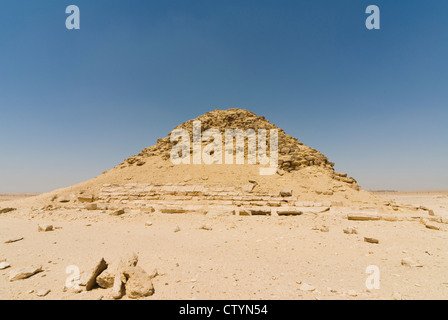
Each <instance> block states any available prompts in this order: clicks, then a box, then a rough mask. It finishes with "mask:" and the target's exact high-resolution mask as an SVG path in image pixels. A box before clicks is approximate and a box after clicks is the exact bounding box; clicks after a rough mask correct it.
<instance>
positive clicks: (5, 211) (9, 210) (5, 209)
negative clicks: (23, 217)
mask: <svg viewBox="0 0 448 320" xmlns="http://www.w3.org/2000/svg"><path fill="white" fill-rule="evenodd" d="M14 210H17V209H16V208H3V209H0V214H2V213H8V212H11V211H14Z"/></svg>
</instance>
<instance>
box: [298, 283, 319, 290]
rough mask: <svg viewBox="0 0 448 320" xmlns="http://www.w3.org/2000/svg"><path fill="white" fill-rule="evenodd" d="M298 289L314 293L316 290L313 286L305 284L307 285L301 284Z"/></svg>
mask: <svg viewBox="0 0 448 320" xmlns="http://www.w3.org/2000/svg"><path fill="white" fill-rule="evenodd" d="M299 289H300V290H301V291H314V290H316V288H314V287H313V286H311V285H309V284H307V283H302V284H301V285H300V287H299Z"/></svg>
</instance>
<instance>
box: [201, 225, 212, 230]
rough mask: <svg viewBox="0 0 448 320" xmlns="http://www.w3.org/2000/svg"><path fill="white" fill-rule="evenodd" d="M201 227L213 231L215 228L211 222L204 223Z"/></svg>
mask: <svg viewBox="0 0 448 320" xmlns="http://www.w3.org/2000/svg"><path fill="white" fill-rule="evenodd" d="M199 229H202V230H207V231H211V230H213V228H212V226H211V225H209V224H204V225H202V226H201V227H200V228H199Z"/></svg>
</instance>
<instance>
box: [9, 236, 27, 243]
mask: <svg viewBox="0 0 448 320" xmlns="http://www.w3.org/2000/svg"><path fill="white" fill-rule="evenodd" d="M20 240H23V237H17V238H12V239H9V240H6V241H5V243H14V242H17V241H20Z"/></svg>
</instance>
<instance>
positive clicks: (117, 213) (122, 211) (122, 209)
mask: <svg viewBox="0 0 448 320" xmlns="http://www.w3.org/2000/svg"><path fill="white" fill-rule="evenodd" d="M126 212H129V209H128V208H119V209H118V210H115V211H112V212H111V213H110V215H111V216H121V215H122V214H125V213H126Z"/></svg>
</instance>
